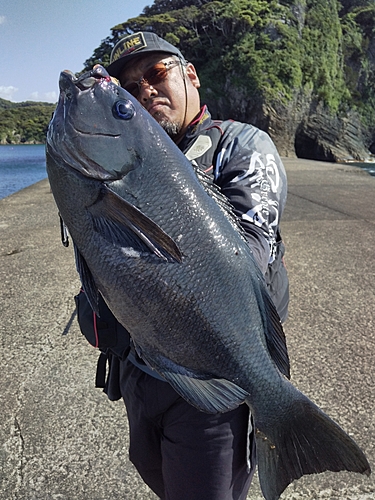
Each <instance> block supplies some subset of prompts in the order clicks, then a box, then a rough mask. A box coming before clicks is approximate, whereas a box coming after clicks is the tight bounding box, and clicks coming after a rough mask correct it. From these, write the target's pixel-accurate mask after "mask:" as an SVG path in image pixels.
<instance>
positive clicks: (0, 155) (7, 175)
mask: <svg viewBox="0 0 375 500" xmlns="http://www.w3.org/2000/svg"><path fill="white" fill-rule="evenodd" d="M350 165H351V166H355V167H359V168H362V169H364V170H366V171H367V172H368V173H369V174H370V175H373V176H375V162H374V163H354V162H353V163H350ZM46 177H47V172H46V158H45V146H44V145H41V144H36V145H29V144H17V145H13V144H9V145H0V199H2V198H5V197H6V196H9V195H10V194H12V193H16V192H17V191H19V190H20V189H23V188H25V187H27V186H31V184H34V183H35V182H38V181H40V180H42V179H45V178H46Z"/></svg>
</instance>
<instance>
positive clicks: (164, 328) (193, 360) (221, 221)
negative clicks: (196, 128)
mask: <svg viewBox="0 0 375 500" xmlns="http://www.w3.org/2000/svg"><path fill="white" fill-rule="evenodd" d="M119 110H121V113H120V112H119ZM47 172H48V177H49V180H50V184H51V188H52V192H53V195H54V198H55V201H56V204H57V207H58V210H59V212H60V214H61V216H62V218H63V220H64V222H65V224H66V226H67V227H68V230H69V233H70V234H71V237H72V240H73V242H74V246H75V255H76V263H77V269H78V271H79V274H80V278H81V281H82V285H83V288H84V289H85V292H86V295H87V296H88V298H89V301H90V304H91V306H92V308H93V309H94V310H95V309H96V307H97V297H98V294H101V295H102V296H103V298H104V299H105V301H106V302H107V304H108V306H109V308H110V309H111V311H112V312H113V314H114V315H115V316H116V318H117V319H118V321H119V322H120V323H122V324H123V325H124V326H125V328H126V329H127V330H128V331H129V333H130V335H131V337H132V339H133V342H134V344H135V346H136V349H137V351H138V353H139V355H140V356H141V357H142V358H143V359H144V361H145V362H146V363H147V364H149V365H150V366H151V367H152V368H153V369H155V370H156V371H157V372H158V373H159V374H160V375H161V376H162V377H164V378H165V379H166V380H167V381H168V382H169V383H170V384H171V385H172V386H173V387H174V388H175V390H176V391H177V392H178V393H179V394H180V395H181V396H182V397H184V398H185V399H186V400H187V401H188V402H189V403H191V404H192V405H194V406H196V407H197V408H198V409H200V410H201V411H206V412H209V413H210V412H224V411H228V410H230V409H232V408H235V407H237V406H238V405H239V404H242V403H244V402H246V404H248V405H249V407H250V409H251V412H252V413H253V417H254V422H255V426H256V429H257V432H256V437H257V447H258V474H259V480H260V485H261V489H262V492H263V495H264V497H265V498H266V499H267V500H277V499H278V498H279V496H280V494H281V493H282V491H283V490H284V489H285V488H286V487H287V486H288V484H290V483H291V482H292V481H293V480H294V479H298V478H299V477H301V476H302V475H304V474H312V473H318V472H323V471H325V470H333V471H340V470H350V471H354V472H360V473H364V474H369V473H370V466H369V464H368V462H367V459H366V457H365V455H364V454H363V452H362V451H361V450H360V448H359V447H358V446H357V444H356V443H355V442H354V441H353V440H352V439H351V438H350V437H349V436H348V435H347V434H346V433H345V432H344V431H343V430H342V429H341V428H340V427H339V426H338V425H337V424H336V423H335V422H333V421H332V420H331V419H330V418H329V417H328V416H327V415H326V414H325V413H323V412H322V411H321V410H320V409H319V408H318V407H317V406H316V405H315V404H314V403H313V402H311V401H310V400H309V399H308V398H307V397H306V396H305V395H303V394H302V393H301V392H299V391H298V390H297V389H296V388H295V387H294V386H293V385H292V384H291V382H290V381H289V380H288V377H289V359H288V354H287V348H286V343H285V336H284V332H283V329H282V326H281V323H280V320H279V318H278V316H277V313H276V310H275V308H274V306H273V304H272V301H271V299H270V297H269V295H268V292H267V287H266V284H265V281H264V278H263V276H262V273H261V272H260V270H259V268H258V266H257V263H256V261H255V259H254V257H253V254H252V252H251V249H250V248H249V246H248V245H247V243H246V240H245V237H244V234H243V232H242V230H241V228H240V226H239V225H238V223H237V221H236V220H235V218H234V215H233V213H232V211H231V207H230V206H229V204H228V202H227V201H226V199H225V198H224V197H223V196H222V195H221V193H220V192H219V191H218V190H217V189H216V188H215V187H213V186H212V185H211V186H208V185H206V184H205V179H204V177H201V176H199V180H198V177H197V175H196V173H195V172H194V170H193V168H192V166H191V164H190V162H189V161H188V160H187V159H186V158H185V157H184V155H183V154H182V153H181V151H179V149H178V148H177V147H176V145H175V144H174V143H173V142H172V141H171V140H170V138H169V137H168V136H167V135H166V134H165V132H164V131H163V130H162V128H161V127H160V126H159V125H158V124H157V123H156V121H155V120H154V119H153V118H152V117H151V116H150V115H149V114H148V113H147V112H146V111H145V110H144V109H143V108H142V107H141V106H140V104H139V103H138V102H137V101H136V100H135V99H134V98H133V97H132V96H131V95H130V94H128V93H127V92H126V91H125V90H124V89H121V88H120V87H118V86H116V85H115V84H114V83H112V82H111V81H110V78H109V77H108V74H107V73H106V71H105V70H104V69H103V68H101V67H100V66H99V67H96V68H95V69H94V70H92V71H91V72H89V73H88V74H86V75H82V76H81V77H79V78H78V79H77V78H75V77H74V75H73V74H72V73H70V72H63V73H62V74H61V77H60V98H59V103H58V106H57V108H56V111H55V113H54V116H53V118H52V120H51V123H50V125H49V129H48V134H47Z"/></svg>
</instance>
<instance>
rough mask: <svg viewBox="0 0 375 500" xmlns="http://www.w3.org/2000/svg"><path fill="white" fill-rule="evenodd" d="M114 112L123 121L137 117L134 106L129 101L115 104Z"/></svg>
mask: <svg viewBox="0 0 375 500" xmlns="http://www.w3.org/2000/svg"><path fill="white" fill-rule="evenodd" d="M113 111H114V115H115V116H116V117H118V118H121V120H130V119H131V118H133V116H134V115H135V108H134V104H133V103H132V102H131V101H129V100H128V99H122V100H121V101H117V102H115V104H114V106H113Z"/></svg>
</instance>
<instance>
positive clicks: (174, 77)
mask: <svg viewBox="0 0 375 500" xmlns="http://www.w3.org/2000/svg"><path fill="white" fill-rule="evenodd" d="M157 63H167V66H166V68H167V69H168V71H167V72H166V75H165V79H164V80H162V81H161V82H160V83H155V84H154V85H151V84H149V83H148V82H145V81H143V82H142V83H140V84H139V85H138V88H139V94H138V95H137V99H138V101H139V102H140V103H141V104H142V105H143V106H144V108H145V109H146V110H147V111H148V112H149V113H150V114H151V115H152V116H153V117H154V118H155V120H156V121H157V122H159V123H160V125H161V126H162V127H163V128H164V129H165V130H166V132H167V133H168V134H169V135H170V136H171V137H172V138H173V139H175V140H178V139H179V138H180V137H181V135H182V134H183V133H184V132H185V130H186V127H187V126H188V125H189V123H190V122H191V121H192V120H193V118H194V117H195V116H196V115H197V114H198V112H199V109H200V101H199V94H198V88H199V79H198V76H197V74H196V71H195V68H194V66H193V65H192V64H190V63H188V64H187V66H186V67H184V68H183V67H181V64H180V63H178V64H176V58H175V57H173V56H168V55H166V54H161V53H153V54H150V55H145V56H140V57H139V58H136V59H135V60H134V61H131V62H130V63H129V64H128V65H127V67H125V69H124V70H123V72H122V73H121V75H120V83H121V86H122V87H124V88H126V87H127V86H129V85H130V84H133V83H134V82H139V81H140V80H141V78H142V77H143V75H144V74H145V73H146V72H147V70H149V69H150V68H152V67H153V66H154V65H155V64H157ZM168 63H172V64H168Z"/></svg>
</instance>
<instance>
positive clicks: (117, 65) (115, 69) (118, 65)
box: [106, 48, 184, 79]
mask: <svg viewBox="0 0 375 500" xmlns="http://www.w3.org/2000/svg"><path fill="white" fill-rule="evenodd" d="M153 52H154V53H157V52H160V53H162V54H167V55H170V56H178V57H179V58H180V59H181V60H182V61H183V60H184V58H183V56H182V54H181V52H177V51H176V52H171V51H166V50H161V49H155V48H152V49H151V48H150V49H147V48H146V49H143V50H140V51H137V52H134V54H128V55H127V56H125V57H120V58H119V59H117V60H116V61H114V62H113V63H111V64H110V65H109V66H107V67H106V70H107V71H108V73H109V74H110V76H114V77H115V78H117V79H118V78H119V77H120V75H121V73H122V70H123V69H124V67H125V66H127V65H128V64H129V62H130V61H132V60H133V59H136V58H137V57H141V56H143V55H145V54H151V53H153Z"/></svg>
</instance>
